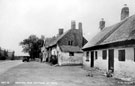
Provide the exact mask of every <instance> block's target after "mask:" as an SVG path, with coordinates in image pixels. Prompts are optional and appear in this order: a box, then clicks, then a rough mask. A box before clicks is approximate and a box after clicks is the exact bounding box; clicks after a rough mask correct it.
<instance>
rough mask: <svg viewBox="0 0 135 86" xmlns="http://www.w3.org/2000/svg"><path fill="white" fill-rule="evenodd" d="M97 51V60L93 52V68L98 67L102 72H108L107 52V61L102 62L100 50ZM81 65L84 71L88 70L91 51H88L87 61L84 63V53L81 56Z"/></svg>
mask: <svg viewBox="0 0 135 86" xmlns="http://www.w3.org/2000/svg"><path fill="white" fill-rule="evenodd" d="M96 51H97V56H98V57H97V59H96V58H95V51H94V67H98V68H101V69H103V71H107V70H108V51H107V59H105V60H103V58H102V50H96ZM83 65H84V67H85V68H86V69H88V68H90V66H91V51H89V61H86V52H84V56H83Z"/></svg>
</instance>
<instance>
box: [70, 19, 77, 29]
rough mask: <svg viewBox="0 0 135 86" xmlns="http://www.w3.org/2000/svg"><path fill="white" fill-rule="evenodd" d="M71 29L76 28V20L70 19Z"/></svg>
mask: <svg viewBox="0 0 135 86" xmlns="http://www.w3.org/2000/svg"><path fill="white" fill-rule="evenodd" d="M71 29H76V22H75V21H74V20H72V21H71Z"/></svg>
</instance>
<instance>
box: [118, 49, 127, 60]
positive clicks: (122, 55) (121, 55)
mask: <svg viewBox="0 0 135 86" xmlns="http://www.w3.org/2000/svg"><path fill="white" fill-rule="evenodd" d="M118 59H119V61H125V50H119V57H118Z"/></svg>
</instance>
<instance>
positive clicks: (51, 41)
mask: <svg viewBox="0 0 135 86" xmlns="http://www.w3.org/2000/svg"><path fill="white" fill-rule="evenodd" d="M70 30H71V29H70ZM70 30H68V31H66V32H65V33H63V34H62V35H58V36H56V37H52V38H48V39H46V44H45V46H46V47H51V46H53V45H55V44H57V42H58V41H59V40H60V39H62V38H63V37H64V36H65V35H66V34H67V33H68V32H69V31H70Z"/></svg>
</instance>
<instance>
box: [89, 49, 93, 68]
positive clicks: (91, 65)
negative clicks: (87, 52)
mask: <svg viewBox="0 0 135 86" xmlns="http://www.w3.org/2000/svg"><path fill="white" fill-rule="evenodd" d="M90 67H94V51H91V64H90Z"/></svg>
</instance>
